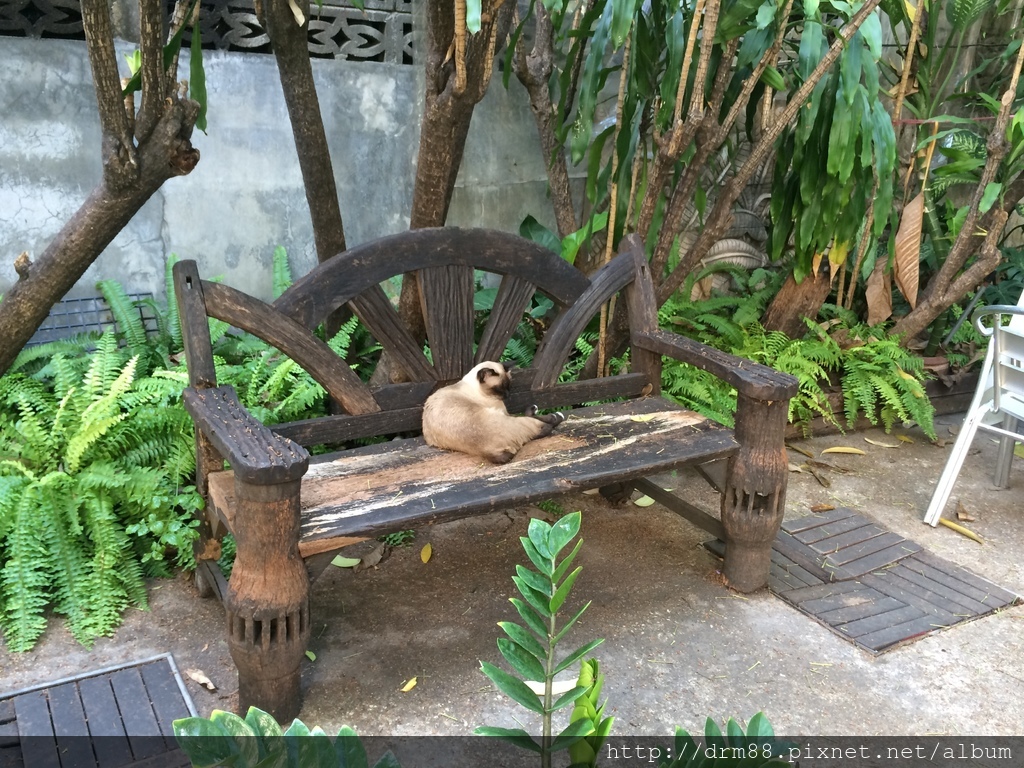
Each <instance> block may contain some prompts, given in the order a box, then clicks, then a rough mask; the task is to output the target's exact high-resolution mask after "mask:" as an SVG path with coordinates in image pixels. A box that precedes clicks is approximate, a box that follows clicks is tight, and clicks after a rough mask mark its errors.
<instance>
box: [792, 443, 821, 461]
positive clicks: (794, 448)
mask: <svg viewBox="0 0 1024 768" xmlns="http://www.w3.org/2000/svg"><path fill="white" fill-rule="evenodd" d="M786 447H787V448H789V449H790V450H791V451H796V452H797V453H802V454H803V455H804V456H806V457H807V458H808V459H813V458H814V452H813V451H808V450H807V449H806V448H801V447H800V446H799V445H790V444H789V443H786Z"/></svg>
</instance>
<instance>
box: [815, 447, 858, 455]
mask: <svg viewBox="0 0 1024 768" xmlns="http://www.w3.org/2000/svg"><path fill="white" fill-rule="evenodd" d="M826 453H852V454H856V455H857V456H867V454H866V453H864V451H862V450H861V449H860V448H853V447H851V446H849V445H837V446H835V447H833V448H826V449H825V450H824V451H822V452H821V455H822V456H824V455H825V454H826Z"/></svg>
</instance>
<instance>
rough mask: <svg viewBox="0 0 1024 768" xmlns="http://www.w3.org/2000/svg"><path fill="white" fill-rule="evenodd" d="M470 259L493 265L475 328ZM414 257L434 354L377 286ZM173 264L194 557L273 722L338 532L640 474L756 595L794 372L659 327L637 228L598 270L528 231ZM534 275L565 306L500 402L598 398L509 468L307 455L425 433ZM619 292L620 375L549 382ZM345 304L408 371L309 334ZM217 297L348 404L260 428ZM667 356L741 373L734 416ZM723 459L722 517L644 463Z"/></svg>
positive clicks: (611, 490) (778, 493) (527, 293)
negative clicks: (626, 360) (225, 360)
mask: <svg viewBox="0 0 1024 768" xmlns="http://www.w3.org/2000/svg"><path fill="white" fill-rule="evenodd" d="M474 270H482V271H484V272H490V273H496V274H498V275H500V276H501V282H500V286H499V289H498V292H497V298H496V299H495V302H494V306H493V309H492V310H491V312H490V316H489V319H488V322H487V324H486V326H485V327H484V329H483V331H482V333H481V334H480V335H479V338H477V336H476V334H475V327H476V316H475V312H474V307H473V295H474V289H475V284H476V283H475V280H476V276H475V272H474ZM413 271H415V272H416V273H417V275H418V277H419V281H418V282H419V290H420V297H421V305H422V307H423V310H424V316H425V320H426V331H427V345H428V346H429V349H430V356H429V358H428V356H427V355H426V354H425V353H424V347H423V344H421V343H420V342H419V341H418V340H416V339H415V338H413V337H412V336H411V335H410V334H409V332H408V331H407V330H406V329H405V327H404V325H403V324H402V322H401V320H400V318H399V316H398V313H397V312H396V310H395V309H394V307H393V306H392V304H391V302H390V301H389V299H388V298H387V296H386V294H385V293H384V291H383V289H382V288H381V283H383V282H384V281H386V280H388V279H389V278H391V277H394V276H396V275H398V274H401V273H403V272H413ZM174 278H175V292H176V294H177V300H178V306H179V309H180V314H181V319H182V326H183V330H184V338H185V351H186V355H187V359H188V370H189V379H190V387H189V388H188V389H187V390H186V391H185V394H184V402H185V407H186V408H187V409H188V411H189V413H190V414H191V415H192V418H193V419H194V421H195V424H196V436H197V437H196V444H197V449H196V450H197V483H198V487H199V489H200V492H201V493H202V494H203V495H204V497H205V498H206V500H207V506H206V513H205V517H204V519H203V520H202V525H201V529H200V530H201V539H200V542H199V544H198V546H197V556H198V559H199V573H198V576H199V580H200V581H201V582H203V583H205V585H206V588H207V590H208V591H212V592H215V593H216V594H218V595H219V596H220V597H221V599H222V600H223V602H224V605H225V609H226V612H227V628H228V635H229V645H230V648H231V654H232V657H233V659H234V661H235V664H236V666H237V667H238V673H239V708H240V710H241V711H243V712H244V711H245V710H246V709H247V708H248V707H249V706H250V705H256V706H259V707H261V708H263V709H265V710H267V711H269V712H271V713H272V714H274V715H275V716H276V717H277V718H278V719H279V720H288V719H290V718H292V717H293V716H295V715H296V714H297V712H298V709H299V704H300V701H301V697H300V688H299V682H300V674H299V667H300V661H301V659H302V657H303V654H304V652H305V650H306V647H307V642H308V640H309V634H310V625H311V619H310V613H309V611H310V608H309V588H310V582H311V579H313V578H315V577H316V576H317V575H318V574H319V573H320V572H321V571H322V570H323V568H325V567H326V565H327V564H328V563H329V562H330V560H331V558H332V557H333V555H334V553H335V552H337V551H338V550H339V549H340V548H342V547H344V546H347V545H349V544H351V543H353V542H357V541H361V540H364V539H366V538H368V537H372V536H378V535H380V534H383V533H388V532H391V531H396V530H402V529H407V528H414V527H417V526H423V525H425V524H431V523H437V522H444V521H448V520H455V519H458V518H462V517H466V516H469V515H474V514H478V513H486V512H490V511H492V510H495V509H500V508H503V507H512V506H516V505H522V504H526V503H530V502H535V501H540V500H542V499H547V498H551V497H552V496H556V495H559V494H563V493H566V492H573V491H583V490H587V489H590V488H600V489H602V491H603V492H604V494H605V495H607V496H609V497H613V496H616V495H618V496H622V494H624V493H625V492H626V491H628V490H630V489H632V488H638V489H640V490H642V491H644V492H645V493H648V494H649V495H651V496H652V497H654V498H655V499H657V500H658V501H660V502H661V503H663V504H665V505H666V506H668V507H669V508H670V509H672V510H673V511H675V512H678V513H679V514H681V515H683V516H684V517H687V518H688V519H690V520H691V521H694V522H695V523H696V524H697V525H700V526H702V527H704V528H706V529H707V530H708V531H710V532H712V533H714V534H715V535H717V536H719V537H720V538H722V539H724V541H725V542H726V555H725V566H724V572H725V576H726V578H727V579H728V581H729V583H730V585H731V586H733V587H734V588H736V589H738V590H740V591H743V592H749V591H753V590H756V589H759V588H761V587H763V586H764V585H765V584H766V582H767V579H768V571H769V561H770V553H771V545H772V540H773V539H774V537H775V535H776V532H777V531H778V528H779V525H780V523H781V521H782V516H783V507H784V502H785V492H786V482H787V475H788V469H787V458H786V453H785V448H784V443H783V432H784V428H785V425H786V416H787V410H788V402H789V399H790V398H791V397H792V396H793V395H794V394H795V393H796V390H797V381H796V379H794V378H793V377H791V376H788V375H785V374H781V373H778V372H776V371H774V370H772V369H771V368H767V367H765V366H762V365H758V364H756V363H752V362H751V361H749V360H742V359H739V358H736V357H733V356H731V355H728V354H725V353H722V352H720V351H718V350H715V349H712V348H710V347H706V346H704V345H702V344H699V343H697V342H694V341H692V340H689V339H686V338H683V337H680V336H677V335H674V334H671V333H667V332H664V331H662V330H659V328H658V316H657V305H656V303H655V298H654V289H653V285H652V282H651V278H650V275H649V272H648V266H647V260H646V258H645V256H644V252H643V245H642V243H641V242H640V241H639V239H637V238H636V237H633V236H631V237H629V238H626V239H625V240H624V244H623V248H622V251H621V253H620V254H619V255H618V256H616V257H615V258H614V259H612V260H611V261H610V262H609V263H608V264H607V265H606V266H605V267H604V268H602V269H601V270H600V271H599V272H597V273H596V274H594V275H593V276H592V277H591V278H587V277H585V276H584V275H583V274H582V273H580V272H579V271H578V270H576V269H574V268H573V267H572V266H570V265H569V264H567V263H566V262H565V261H563V260H562V259H560V258H559V257H558V255H556V254H554V253H552V252H551V251H549V250H547V249H545V248H543V247H541V246H539V245H537V244H535V243H532V242H530V241H528V240H524V239H522V238H520V237H517V236H514V235H510V234H505V233H502V232H496V231H488V230H460V229H451V228H449V229H433V230H417V231H411V232H406V233H403V234H399V235H395V236H392V237H386V238H383V239H381V240H377V241H374V242H371V243H367V244H365V245H361V246H358V247H356V248H352V249H350V250H349V251H346V252H344V253H341V254H339V255H337V256H335V257H334V258H332V259H330V260H329V261H327V262H324V263H323V264H321V265H319V266H318V267H316V268H315V269H314V270H313V271H312V272H310V273H309V274H308V275H306V276H305V277H304V278H302V279H301V280H299V281H297V282H296V283H295V284H294V285H292V286H291V287H290V288H289V289H288V290H287V291H286V292H285V293H284V294H283V295H282V296H281V297H280V298H279V299H277V300H276V301H275V302H274V303H273V304H266V303H263V302H261V301H259V300H257V299H255V298H252V297H250V296H247V295H245V294H243V293H241V292H239V291H237V290H234V289H232V288H230V287H228V286H226V285H222V284H219V283H213V282H208V281H205V280H201V279H200V276H199V273H198V271H197V267H196V263H195V262H194V261H183V262H180V263H178V264H176V265H175V267H174ZM538 291H539V292H540V293H542V294H543V295H545V296H547V297H549V298H550V299H552V300H553V301H554V303H555V305H556V307H557V310H558V312H557V316H556V319H555V320H554V321H553V323H552V324H551V326H550V328H549V329H548V330H547V332H546V333H545V336H544V338H543V340H542V343H541V345H540V346H539V347H538V352H537V354H536V356H535V358H534V360H533V364H532V365H531V366H530V367H529V368H528V369H525V370H521V371H520V370H517V371H515V372H514V373H513V377H512V391H511V393H510V395H509V397H508V407H509V411H510V412H511V413H517V412H522V411H523V410H524V408H526V407H527V406H529V405H531V404H536V405H538V406H540V407H541V408H556V407H557V408H563V409H565V408H572V407H574V406H579V405H580V404H582V403H594V402H603V403H604V404H602V405H591V406H589V407H579V408H576V409H575V410H572V411H571V412H569V413H568V419H567V420H566V421H565V422H564V423H563V424H562V425H561V426H560V427H559V428H558V430H557V431H556V432H555V433H553V434H552V435H551V436H549V437H546V438H543V439H541V440H537V441H534V442H533V443H530V444H528V445H527V446H525V447H524V448H523V450H522V451H521V452H520V453H519V454H518V455H517V456H516V458H515V459H514V460H513V461H512V462H511V463H509V464H506V465H501V466H497V465H490V464H487V463H481V461H480V460H479V459H477V458H473V457H470V456H467V455H462V454H455V453H448V452H444V451H439V450H437V449H434V448H431V447H429V446H426V445H425V444H424V443H423V440H422V439H421V438H418V437H412V438H409V437H405V438H403V439H395V440H391V441H389V442H385V443H379V444H374V445H369V446H362V447H355V448H349V449H347V450H343V451H340V452H337V453H333V454H328V455H324V456H317V457H315V458H314V459H311V458H310V456H309V454H308V453H307V451H306V449H305V448H304V447H303V446H312V445H319V444H324V443H327V444H338V443H349V444H351V442H352V441H354V440H357V439H359V438H367V437H378V436H393V435H406V434H409V433H414V434H415V433H417V432H418V430H419V428H420V418H421V412H422V406H423V402H424V400H425V399H426V398H427V396H428V395H429V394H430V393H431V392H433V391H434V390H435V389H436V388H437V387H439V386H442V385H444V384H447V383H450V382H453V381H456V380H458V379H460V378H461V377H462V376H463V375H464V374H465V373H466V372H467V371H469V370H470V369H471V368H472V367H473V366H474V365H475V364H476V363H478V362H482V361H485V360H500V359H501V356H502V352H503V351H504V350H505V347H506V344H507V343H508V340H509V339H510V338H511V336H512V334H513V333H514V331H515V329H516V326H517V325H518V324H519V323H520V322H521V321H522V319H523V315H524V311H525V310H527V309H528V308H529V306H530V303H531V300H532V298H533V296H534V294H535V292H538ZM620 292H621V293H622V300H624V301H625V302H626V307H627V310H628V313H627V314H628V318H629V326H630V345H631V349H630V372H629V373H625V374H621V375H616V376H610V377H606V378H598V379H591V380H584V381H575V382H569V383H559V375H560V373H561V372H562V370H563V367H564V365H565V363H566V360H567V359H568V357H569V355H570V353H571V352H572V350H573V347H574V343H575V341H576V339H577V337H578V336H579V335H580V334H581V333H582V332H583V330H584V328H585V327H586V325H587V323H588V322H589V321H590V320H591V319H592V318H593V317H594V316H595V314H596V313H598V312H599V311H600V307H601V305H602V304H604V303H605V302H607V301H608V300H610V299H611V298H612V296H615V295H616V294H619V293H620ZM346 305H347V307H348V308H349V309H351V311H352V312H354V313H355V314H356V315H357V316H358V317H359V318H360V320H361V321H362V322H363V323H364V324H365V326H366V327H367V328H368V329H369V331H370V332H371V333H372V335H373V336H374V337H375V338H376V340H377V341H378V342H379V343H380V344H381V346H382V347H383V348H384V350H386V351H387V352H388V354H389V355H390V356H391V359H392V360H393V361H394V363H395V364H397V365H398V366H401V368H403V369H404V372H405V374H406V377H407V379H408V380H409V383H405V384H392V385H387V386H383V387H380V388H376V389H373V388H370V387H369V386H368V385H367V384H365V383H364V382H363V381H361V380H360V378H359V377H358V376H356V375H355V373H353V371H352V369H351V368H350V367H349V366H348V365H347V364H346V363H345V361H344V360H341V359H339V358H338V357H337V356H336V355H335V354H334V353H333V352H332V351H331V349H330V348H329V347H328V346H327V345H326V344H325V343H324V342H322V341H320V340H319V339H318V338H317V337H316V336H315V335H314V333H313V331H314V329H315V328H316V327H317V326H318V325H319V324H320V323H321V322H323V321H324V320H325V319H326V318H327V317H328V315H330V314H331V313H332V312H334V311H335V310H337V309H339V308H341V307H343V306H346ZM208 316H209V317H215V318H219V319H220V320H223V321H225V322H227V323H230V324H231V325H232V326H235V327H236V328H240V329H243V330H245V331H248V332H249V333H252V334H254V335H256V336H258V337H260V338H261V339H263V340H264V341H266V342H268V343H269V344H271V345H273V346H274V347H276V348H278V349H279V350H281V351H282V352H283V353H285V354H286V355H288V356H289V357H291V358H292V359H293V360H295V361H296V362H297V363H298V364H299V365H301V366H302V367H303V368H305V369H306V370H307V371H308V372H309V373H310V375H311V376H312V377H313V378H314V379H315V380H316V381H318V382H319V383H320V384H321V385H322V386H323V387H324V389H325V390H326V391H327V392H328V393H329V395H330V396H331V397H332V398H333V399H334V401H336V403H337V404H338V406H339V407H340V410H341V411H342V412H341V413H339V414H338V415H332V416H326V417H322V418H318V419H312V420H309V421H304V422H296V423H290V424H283V425H275V426H274V427H273V429H270V428H268V427H266V426H264V425H263V424H261V423H259V422H258V421H257V420H255V419H254V418H253V417H252V416H251V415H250V414H249V413H248V412H247V411H246V410H245V409H244V408H243V406H242V405H241V404H240V403H239V400H238V398H237V396H236V394H235V391H234V390H233V388H232V387H230V386H218V384H217V380H216V373H215V368H214V361H213V354H212V347H211V342H210V336H209V331H208V322H207V317H208ZM663 355H668V356H671V357H673V358H675V359H677V360H682V361H685V362H688V363H691V364H693V365H695V366H698V367H700V368H703V369H705V370H707V371H710V372H711V373H713V374H715V375H716V376H718V377H720V378H721V379H723V380H725V381H726V382H728V383H729V384H731V385H732V386H734V387H735V388H736V389H737V391H738V408H737V413H736V427H735V429H734V430H733V429H728V428H725V427H723V426H721V425H719V424H717V423H715V422H712V421H710V420H708V419H707V418H705V417H703V416H700V415H699V414H696V413H693V412H691V411H687V410H684V409H682V408H681V407H680V406H679V405H677V404H675V403H673V402H671V401H668V400H665V399H662V398H661V397H660V396H659V394H660V380H661V360H662V356H663ZM720 458H727V459H728V461H727V463H726V472H725V477H724V482H722V483H721V489H720V490H721V492H722V503H721V522H719V519H718V518H716V517H713V516H711V515H709V514H707V513H706V512H704V511H702V510H699V509H697V508H696V507H693V506H691V505H689V504H687V503H685V502H683V501H682V500H681V499H678V498H677V497H676V496H674V495H673V494H669V493H666V492H664V491H662V489H661V488H659V487H657V486H655V485H654V484H653V483H651V482H650V481H649V480H647V479H646V478H648V477H649V476H650V475H652V474H655V473H659V472H664V471H667V470H672V469H675V468H678V467H681V466H684V465H688V464H694V463H699V462H706V461H710V460H713V459H720ZM225 460H226V461H227V463H228V464H229V465H230V470H227V469H225V465H224V462H225ZM225 532H230V533H232V534H233V535H234V538H235V541H236V546H237V556H236V560H235V565H234V569H233V570H232V573H231V578H230V582H225V580H224V577H223V576H222V575H221V573H220V571H219V569H218V567H217V563H216V558H217V556H218V554H219V552H220V548H219V546H218V543H217V540H218V539H219V538H220V537H221V536H223V534H224V533H225Z"/></svg>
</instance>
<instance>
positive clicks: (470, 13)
mask: <svg viewBox="0 0 1024 768" xmlns="http://www.w3.org/2000/svg"><path fill="white" fill-rule="evenodd" d="M482 5H483V2H482V0H466V31H468V32H469V33H470V34H471V35H475V34H476V33H477V32H479V31H480V13H481V10H482V9H481V6H482Z"/></svg>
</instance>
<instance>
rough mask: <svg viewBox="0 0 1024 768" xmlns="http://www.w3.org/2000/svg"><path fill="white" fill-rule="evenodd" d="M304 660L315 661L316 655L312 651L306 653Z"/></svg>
mask: <svg viewBox="0 0 1024 768" xmlns="http://www.w3.org/2000/svg"><path fill="white" fill-rule="evenodd" d="M306 658H307V659H309V660H310V661H316V654H315V653H313V652H312V651H306Z"/></svg>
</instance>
